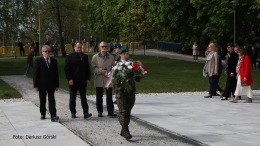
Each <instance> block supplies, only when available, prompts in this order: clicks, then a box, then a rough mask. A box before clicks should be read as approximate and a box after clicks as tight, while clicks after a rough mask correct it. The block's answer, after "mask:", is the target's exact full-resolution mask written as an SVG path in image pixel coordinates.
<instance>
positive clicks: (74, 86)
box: [64, 42, 92, 119]
mask: <svg viewBox="0 0 260 146" xmlns="http://www.w3.org/2000/svg"><path fill="white" fill-rule="evenodd" d="M74 49H75V53H72V54H70V55H68V56H67V58H66V61H65V66H64V72H65V74H66V78H67V80H68V82H69V89H70V103H69V106H70V112H71V118H76V112H77V111H76V95H77V91H78V90H79V94H80V99H81V105H82V108H83V114H84V119H87V118H89V117H91V116H92V114H91V113H89V112H88V103H87V98H86V86H87V85H88V86H90V68H89V62H88V56H87V55H86V54H83V53H82V52H81V50H82V43H81V42H76V44H75V47H74Z"/></svg>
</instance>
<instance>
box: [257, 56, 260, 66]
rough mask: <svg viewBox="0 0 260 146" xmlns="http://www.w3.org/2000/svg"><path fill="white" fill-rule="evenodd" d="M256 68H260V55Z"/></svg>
mask: <svg viewBox="0 0 260 146" xmlns="http://www.w3.org/2000/svg"><path fill="white" fill-rule="evenodd" d="M256 68H260V53H259V57H258V58H257V59H256Z"/></svg>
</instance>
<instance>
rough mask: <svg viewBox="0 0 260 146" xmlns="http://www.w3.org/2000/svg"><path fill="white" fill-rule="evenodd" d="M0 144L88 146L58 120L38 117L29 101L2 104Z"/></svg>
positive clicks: (38, 114)
mask: <svg viewBox="0 0 260 146" xmlns="http://www.w3.org/2000/svg"><path fill="white" fill-rule="evenodd" d="M0 109H1V110H2V114H3V115H4V116H2V117H0V121H1V123H0V146H8V145H12V146H14V145H15V146H19V145H21V146H24V145H26V146H35V145H37V146H46V145H48V146H57V145H62V146H76V145H77V146H78V145H79V146H83V145H89V144H87V143H86V142H85V141H83V140H82V139H80V138H79V137H78V136H76V135H75V134H74V133H73V132H71V131H69V130H68V129H67V128H66V127H64V126H63V125H61V124H60V123H58V122H51V120H50V118H49V115H47V116H46V117H47V118H49V119H45V120H40V112H39V108H38V107H36V106H35V105H34V104H32V103H31V102H15V103H1V104H0Z"/></svg>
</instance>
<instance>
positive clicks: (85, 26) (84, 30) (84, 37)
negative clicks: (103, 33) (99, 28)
mask: <svg viewBox="0 0 260 146" xmlns="http://www.w3.org/2000/svg"><path fill="white" fill-rule="evenodd" d="M83 28H84V39H86V37H85V28H86V26H83Z"/></svg>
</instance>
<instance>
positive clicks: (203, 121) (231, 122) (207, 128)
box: [91, 93, 260, 146]
mask: <svg viewBox="0 0 260 146" xmlns="http://www.w3.org/2000/svg"><path fill="white" fill-rule="evenodd" d="M246 99H247V98H246V97H245V96H242V100H240V101H239V103H230V102H228V101H227V100H226V101H221V100H220V98H219V97H213V98H211V99H206V98H203V95H176V96H160V95H159V96H146V97H145V96H144V97H138V95H137V98H136V104H135V106H134V108H133V110H132V115H133V116H135V117H137V118H140V119H142V120H144V121H147V122H149V123H151V124H154V125H157V126H159V127H162V128H164V129H167V130H169V131H171V132H173V133H178V134H181V135H184V136H186V137H189V138H192V139H194V140H197V141H200V142H202V143H204V144H208V145H212V146H249V145H250V146H251V145H255V146H256V145H260V139H259V136H260V123H259V121H260V114H259V111H258V109H259V105H260V93H254V97H253V103H243V102H244V101H245V100H246ZM91 100H93V101H95V99H94V98H92V99H91ZM104 103H106V101H105V98H104ZM115 107H116V109H117V106H115Z"/></svg>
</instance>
